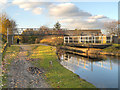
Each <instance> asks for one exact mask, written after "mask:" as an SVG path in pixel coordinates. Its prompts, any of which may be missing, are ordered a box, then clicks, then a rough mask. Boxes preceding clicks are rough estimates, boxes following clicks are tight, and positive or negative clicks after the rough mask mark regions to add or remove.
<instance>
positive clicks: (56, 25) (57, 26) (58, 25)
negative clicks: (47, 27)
mask: <svg viewBox="0 0 120 90" xmlns="http://www.w3.org/2000/svg"><path fill="white" fill-rule="evenodd" d="M54 27H55V30H60V28H61V24H60V23H59V22H57V23H56V24H55V25H54Z"/></svg>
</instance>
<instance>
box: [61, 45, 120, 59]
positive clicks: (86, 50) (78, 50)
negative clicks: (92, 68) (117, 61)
mask: <svg viewBox="0 0 120 90" xmlns="http://www.w3.org/2000/svg"><path fill="white" fill-rule="evenodd" d="M59 48H61V49H65V50H69V52H70V51H72V52H73V53H74V54H78V55H83V56H89V57H91V58H97V56H98V55H99V56H100V55H106V56H120V45H116V44H113V45H112V46H109V47H106V48H103V49H100V48H92V47H82V46H81V47H77V46H67V45H63V46H60V47H59ZM96 55H97V56H96Z"/></svg>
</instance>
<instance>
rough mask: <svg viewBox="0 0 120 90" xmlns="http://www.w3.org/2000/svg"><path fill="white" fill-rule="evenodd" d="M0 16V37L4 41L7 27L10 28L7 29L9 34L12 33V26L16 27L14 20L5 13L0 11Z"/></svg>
mask: <svg viewBox="0 0 120 90" xmlns="http://www.w3.org/2000/svg"><path fill="white" fill-rule="evenodd" d="M0 16H1V17H0V27H1V31H0V34H2V39H3V41H4V42H5V41H6V40H7V28H11V29H9V34H12V33H13V28H15V27H16V23H15V21H14V20H12V19H10V18H9V17H8V16H7V14H6V13H0Z"/></svg>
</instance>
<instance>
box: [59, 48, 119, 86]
mask: <svg viewBox="0 0 120 90" xmlns="http://www.w3.org/2000/svg"><path fill="white" fill-rule="evenodd" d="M58 53H59V59H60V64H61V65H63V66H64V67H65V68H67V69H69V70H70V71H72V72H73V73H76V74H77V75H79V76H80V78H82V79H85V80H86V81H88V82H90V83H92V84H93V85H95V86H96V87H97V88H118V60H119V58H118V57H113V56H103V59H102V60H99V59H89V58H85V57H82V56H79V55H74V54H71V53H67V52H65V51H64V50H59V52H58Z"/></svg>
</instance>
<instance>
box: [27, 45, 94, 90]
mask: <svg viewBox="0 0 120 90" xmlns="http://www.w3.org/2000/svg"><path fill="white" fill-rule="evenodd" d="M29 58H31V59H36V58H37V59H38V58H39V60H34V61H31V63H32V64H34V66H36V67H39V68H43V69H44V70H45V73H44V76H45V80H46V81H47V82H48V83H49V84H50V85H51V87H53V88H95V86H94V85H92V84H90V83H89V82H87V81H85V80H83V79H81V78H79V76H78V75H76V74H74V73H73V72H71V71H69V70H67V69H66V68H64V67H63V66H62V65H61V64H60V63H59V62H58V61H57V55H56V48H55V47H52V46H43V45H40V46H39V47H37V48H36V49H34V50H33V52H32V53H31V55H30V56H29ZM50 61H52V62H53V64H52V66H51V65H50V64H49V62H50Z"/></svg>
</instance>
